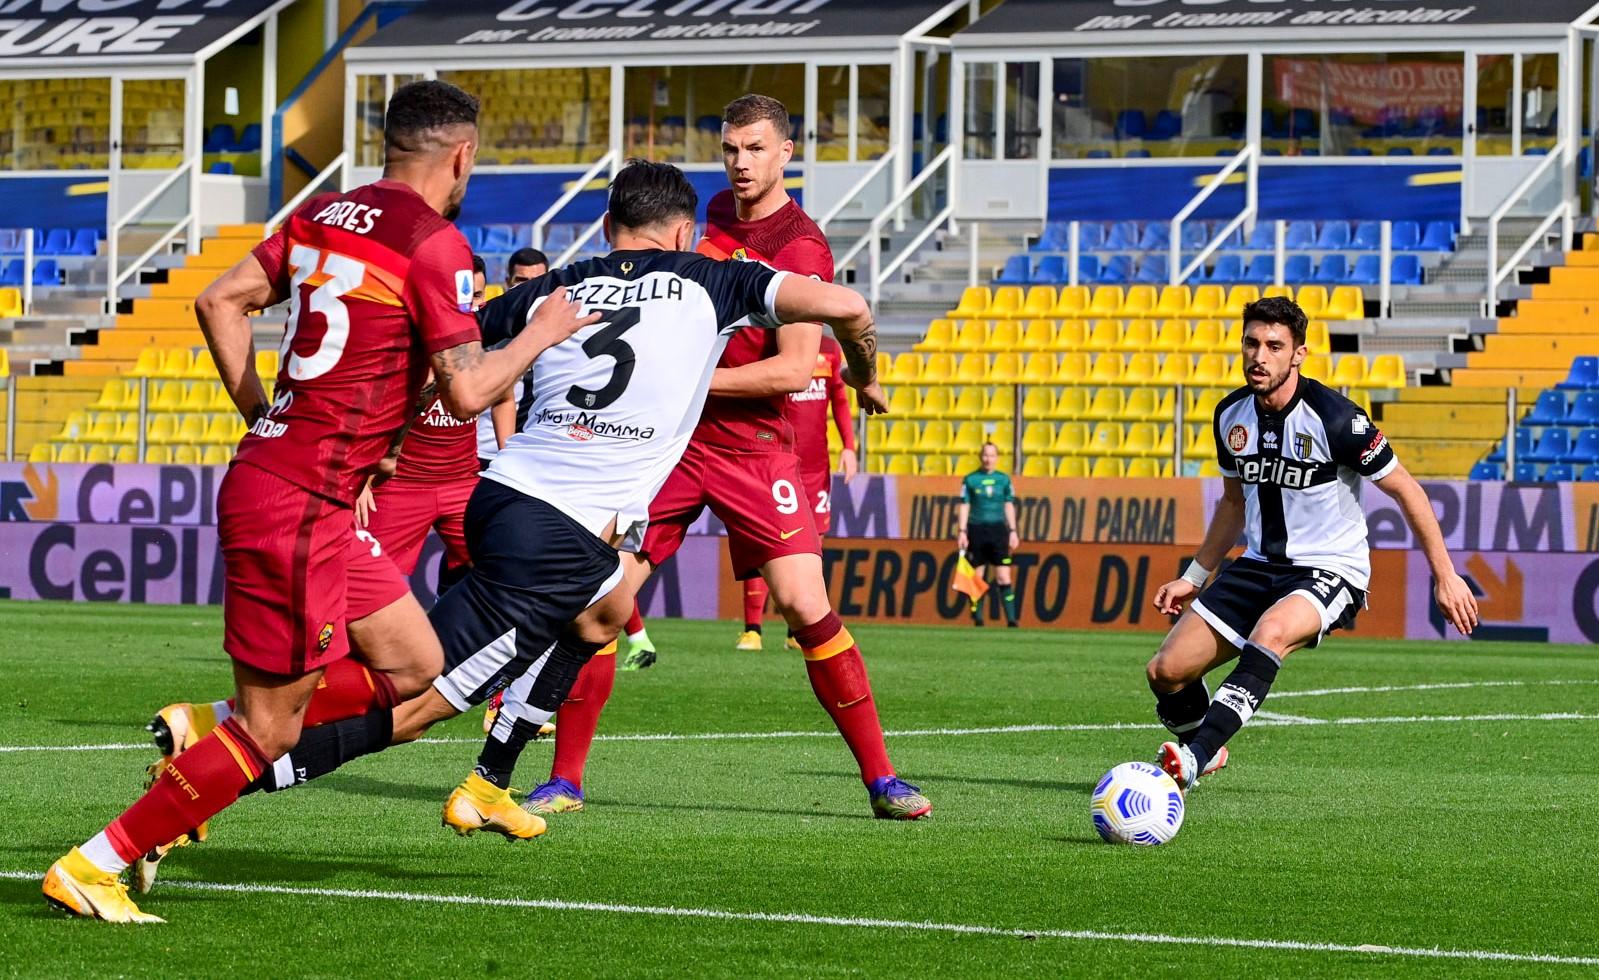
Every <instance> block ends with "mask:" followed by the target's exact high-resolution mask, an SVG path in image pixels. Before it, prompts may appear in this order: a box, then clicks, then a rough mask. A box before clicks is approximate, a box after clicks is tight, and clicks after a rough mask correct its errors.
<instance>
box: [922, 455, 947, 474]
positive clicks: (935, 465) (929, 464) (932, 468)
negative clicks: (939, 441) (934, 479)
mask: <svg viewBox="0 0 1599 980" xmlns="http://www.w3.org/2000/svg"><path fill="white" fill-rule="evenodd" d="M951 462H952V461H951V459H950V458H949V457H948V456H944V455H937V456H923V457H922V475H923V476H953V475H954V474H955V468H954V466H952V465H951Z"/></svg>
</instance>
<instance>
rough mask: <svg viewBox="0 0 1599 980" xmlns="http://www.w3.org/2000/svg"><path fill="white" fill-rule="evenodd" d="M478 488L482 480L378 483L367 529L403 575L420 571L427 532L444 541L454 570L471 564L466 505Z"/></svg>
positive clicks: (449, 562) (400, 479)
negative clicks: (468, 561) (467, 543)
mask: <svg viewBox="0 0 1599 980" xmlns="http://www.w3.org/2000/svg"><path fill="white" fill-rule="evenodd" d="M475 489H477V476H476V474H474V475H473V476H472V477H470V478H469V479H464V480H451V481H449V482H447V483H423V482H421V481H418V480H406V479H404V478H403V477H398V478H395V479H393V480H389V481H387V482H385V483H381V484H379V485H378V488H377V489H376V490H375V491H373V493H372V502H373V503H374V504H376V507H375V509H374V510H373V511H372V518H371V520H370V521H368V522H367V525H366V529H367V530H368V531H370V532H372V536H373V537H374V538H377V539H378V541H379V542H381V543H382V545H383V551H384V553H385V554H387V555H388V556H389V559H390V560H391V561H393V562H394V567H396V568H398V569H399V570H400V572H401V574H403V575H410V574H411V573H412V572H413V571H415V570H416V563H417V560H418V559H420V558H421V557H422V544H423V542H425V541H426V540H427V536H428V529H429V528H431V529H433V530H435V531H438V532H439V539H440V540H442V541H443V542H444V561H445V564H446V565H448V566H449V567H450V568H459V567H460V566H462V565H465V564H466V563H467V556H466V502H467V501H468V500H471V499H472V491H473V490H475Z"/></svg>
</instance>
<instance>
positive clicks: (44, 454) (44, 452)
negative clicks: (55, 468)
mask: <svg viewBox="0 0 1599 980" xmlns="http://www.w3.org/2000/svg"><path fill="white" fill-rule="evenodd" d="M55 459H56V449H55V447H54V446H52V445H51V444H50V443H48V442H36V443H34V444H33V448H32V449H30V450H28V462H30V463H53V462H55Z"/></svg>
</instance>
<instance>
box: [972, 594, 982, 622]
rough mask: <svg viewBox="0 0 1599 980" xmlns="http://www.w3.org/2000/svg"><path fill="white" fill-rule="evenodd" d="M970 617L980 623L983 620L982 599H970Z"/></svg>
mask: <svg viewBox="0 0 1599 980" xmlns="http://www.w3.org/2000/svg"><path fill="white" fill-rule="evenodd" d="M972 619H974V620H976V621H977V622H979V623H981V622H982V621H983V600H981V599H973V600H972Z"/></svg>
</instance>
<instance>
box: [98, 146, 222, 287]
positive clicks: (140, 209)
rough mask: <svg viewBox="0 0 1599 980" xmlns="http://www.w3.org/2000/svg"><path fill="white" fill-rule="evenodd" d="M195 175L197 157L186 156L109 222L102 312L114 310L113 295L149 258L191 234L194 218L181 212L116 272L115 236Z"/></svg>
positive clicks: (196, 177) (195, 178)
mask: <svg viewBox="0 0 1599 980" xmlns="http://www.w3.org/2000/svg"><path fill="white" fill-rule="evenodd" d="M199 172H200V166H199V157H198V156H195V157H190V158H189V159H188V160H187V161H185V162H184V164H183V166H181V167H179V168H178V169H176V170H174V171H172V172H171V173H170V174H167V175H166V177H164V178H162V180H161V182H160V183H159V184H156V185H155V186H154V187H153V188H151V189H150V191H149V193H147V194H145V195H144V196H143V197H141V198H139V201H138V203H136V204H135V205H134V206H133V207H131V208H129V209H128V210H127V213H125V214H124V215H123V216H122V217H120V218H118V219H117V220H116V221H114V222H112V224H111V227H109V228H107V229H106V256H107V260H106V290H105V301H106V312H108V313H115V312H116V311H117V293H118V291H119V290H120V289H121V287H122V284H123V283H125V282H127V281H128V280H129V279H131V278H133V276H134V274H135V273H137V272H138V271H139V270H140V269H141V268H143V267H144V264H145V263H146V262H148V261H150V259H151V258H153V257H154V256H155V255H156V254H157V253H158V252H160V251H161V250H162V249H164V248H166V247H167V246H169V245H171V244H172V243H173V242H174V241H176V240H177V238H178V235H179V234H181V233H182V232H183V231H184V230H185V229H188V230H189V231H190V233H191V234H192V233H193V231H194V229H192V228H191V225H192V224H193V221H194V215H193V214H192V213H189V212H185V213H184V215H183V216H182V217H181V218H179V219H178V220H177V223H176V224H174V225H173V226H172V227H170V228H168V229H167V230H166V232H165V233H164V234H162V235H161V236H160V237H159V238H157V239H156V241H155V244H153V245H151V246H150V247H149V248H147V249H145V250H144V252H142V253H141V254H140V255H139V257H138V258H136V259H134V260H133V262H132V263H131V264H130V265H129V266H128V267H127V268H126V269H122V270H118V268H117V263H118V258H119V256H118V244H119V243H118V236H119V234H120V233H121V232H122V229H124V228H126V227H127V226H129V225H131V224H133V219H134V218H136V217H138V216H139V215H141V214H143V213H144V212H145V211H146V210H147V209H149V208H150V206H151V205H153V204H155V202H156V201H158V200H160V199H161V196H162V195H163V194H165V193H166V192H167V191H169V190H171V189H172V188H173V186H175V185H176V184H177V182H178V180H179V179H180V178H182V177H184V176H185V175H187V176H188V177H189V179H190V181H195V180H197V179H198V174H199ZM189 197H190V199H191V200H192V198H193V195H192V194H190V195H189Z"/></svg>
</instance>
